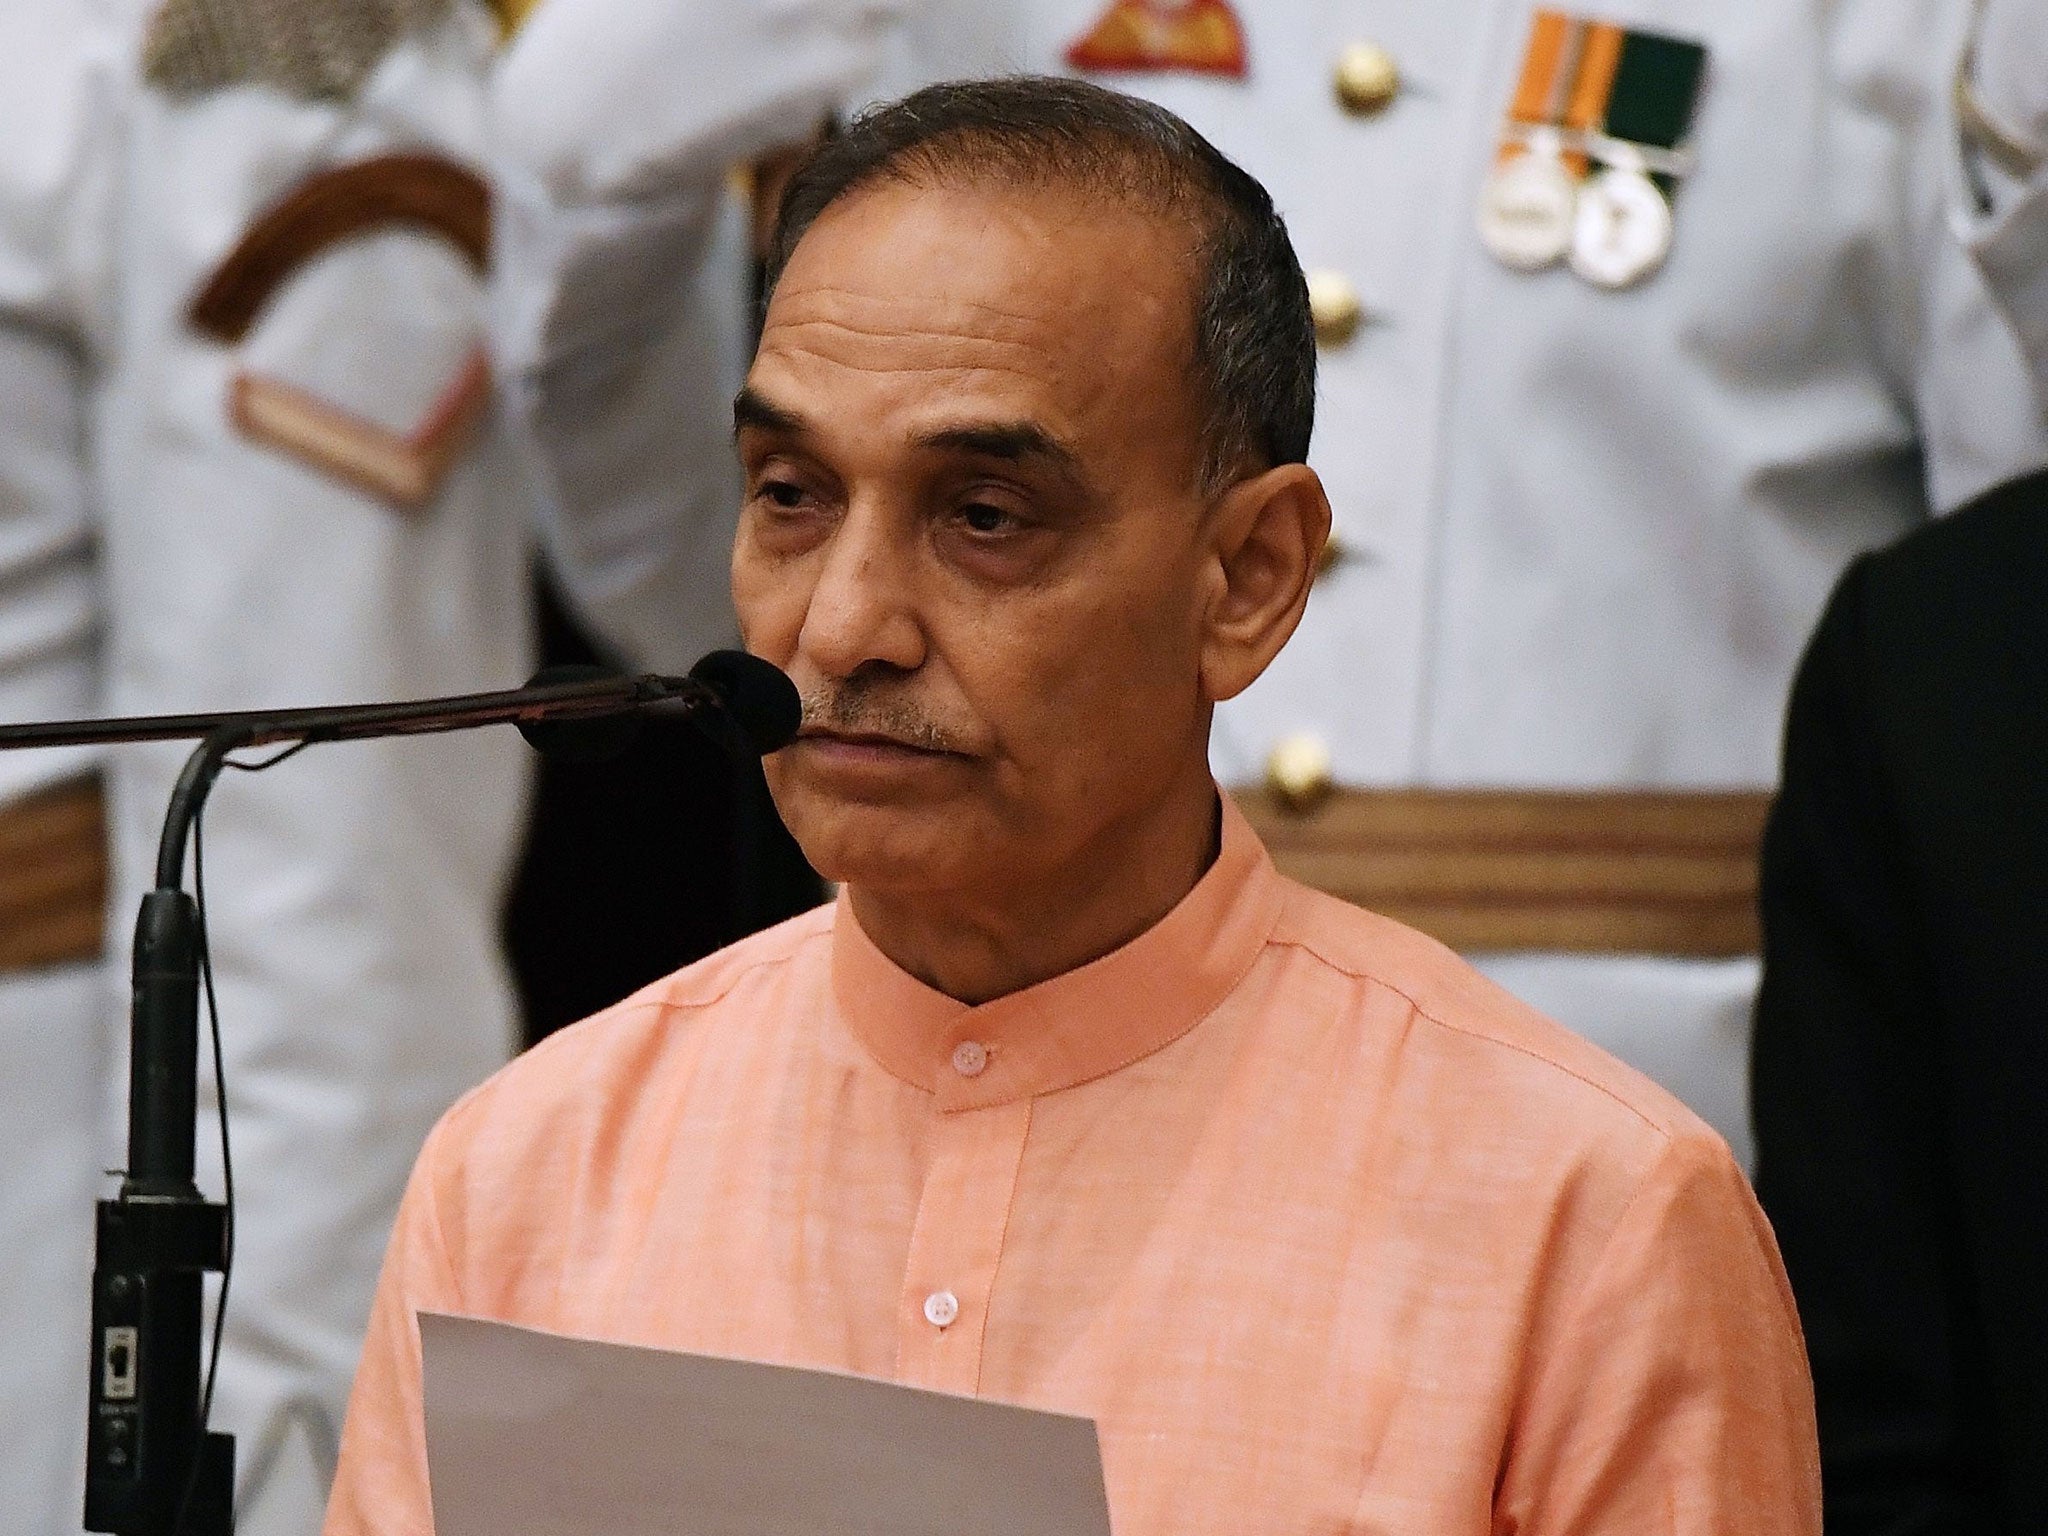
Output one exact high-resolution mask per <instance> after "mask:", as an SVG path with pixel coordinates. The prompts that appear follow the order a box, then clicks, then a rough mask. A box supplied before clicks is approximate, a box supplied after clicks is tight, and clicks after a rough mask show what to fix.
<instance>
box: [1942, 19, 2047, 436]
mask: <svg viewBox="0 0 2048 1536" xmlns="http://www.w3.org/2000/svg"><path fill="white" fill-rule="evenodd" d="M1974 53H1975V58H1974V61H1973V62H1974V68H1973V69H1972V71H1971V79H1972V84H1973V87H1974V90H1975V94H1976V98H1977V101H1978V103H1979V104H1980V105H1981V106H1982V108H1983V110H1984V112H1985V114H1986V116H1988V117H1989V118H1990V119H1991V120H1992V121H1993V122H1995V123H1997V124H1998V125H1999V126H2000V127H2001V128H2002V129H2003V130H2004V131H2005V132H2006V133H2007V134H2008V135H2010V136H2011V137H2012V138H2014V139H2017V140H2018V141H2019V142H2020V143H2021V144H2024V145H2030V146H2032V147H2033V148H2034V149H2036V150H2037V151H2040V152H2041V157H2040V159H2039V160H2038V161H2037V163H2036V164H2035V166H2034V167H2033V170H2032V172H2031V173H2030V174H2022V173H2020V172H2019V171H2018V170H2017V168H2015V169H2007V168H2004V167H2001V166H2000V165H1999V164H1998V163H1997V161H1996V160H1995V159H1993V158H1992V157H1989V156H1986V155H1984V154H1983V153H1982V152H1981V151H1979V150H1977V149H1974V148H1973V147H1972V146H1971V145H1970V144H1969V142H1968V139H1967V136H1966V135H1964V134H1962V133H1960V132H1959V133H1958V142H1959V143H1960V144H1961V147H1962V153H1963V155H1964V156H1965V158H1966V160H1968V161H1969V169H1970V170H1971V171H1972V172H1974V175H1971V176H1966V177H1965V178H1964V183H1965V185H1966V186H1970V185H1971V183H1974V186H1972V187H1971V190H1972V192H1973V193H1974V194H1975V195H1974V196H1971V197H1969V198H1967V199H1966V200H1965V204H1964V207H1963V208H1962V210H1961V222H1962V227H1963V233H1964V239H1965V241H1966V243H1967V244H1968V246H1969V249H1970V254H1971V255H1972V257H1973V258H1974V259H1975V260H1976V263H1977V266H1978V268H1979V270H1980V271H1981V272H1982V273H1983V275H1984V280H1985V283H1986V285H1987V286H1988V287H1989V288H1990V290H1991V293H1992V296H1993V298H1994V299H1995V300H1996V301H1997V303H1998V306H1999V308H2000V310H2001V311H2002V312H2003V314H2004V317H2005V319H2006V321H2007V322H2008V323H2009V324H2010V325H2011V327H2012V329H2013V332H2014V334H2015V335H2016V336H2017V337H2018V338H2019V343H2020V346H2021V348H2022V349H2023V350H2024V351H2025V353H2026V356H2027V361H2028V363H2029V365H2030V366H2031V367H2032V369H2033V372H2034V378H2035V381H2036V385H2037V392H2038V394H2039V396H2040V403H2041V407H2042V409H2043V410H2044V411H2048V10H2044V9H2043V8H2042V6H2041V5H2040V3H2039V0H1988V3H1987V4H1986V5H1985V7H1984V11H1983V17H1982V22H1981V25H1980V26H1979V28H1978V32H1977V40H1976V47H1975V50H1974Z"/></svg>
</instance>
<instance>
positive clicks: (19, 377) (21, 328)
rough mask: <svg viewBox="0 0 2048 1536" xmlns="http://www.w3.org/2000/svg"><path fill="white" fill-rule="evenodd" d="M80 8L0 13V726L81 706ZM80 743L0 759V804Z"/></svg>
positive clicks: (97, 237) (86, 10)
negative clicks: (2, 721)
mask: <svg viewBox="0 0 2048 1536" xmlns="http://www.w3.org/2000/svg"><path fill="white" fill-rule="evenodd" d="M100 12H101V8H100V7H99V6H98V5H97V4H95V3H94V0H77V3H75V4H65V5H54V6H42V5H11V6H0V592H4V593H5V602H4V603H0V716H5V717H7V718H12V719H33V718H36V717H38V716H42V717H51V716H56V717H62V716H66V715H84V714H91V713H93V712H95V711H96V710H97V708H98V699H97V696H96V693H95V691H94V688H93V672H92V666H91V652H92V647H93V642H94V636H95V634H96V632H97V627H98V599H97V593H96V590H95V587H94V583H93V579H92V561H91V550H90V545H91V530H90V519H89V505H88V503H89V495H88V490H89V485H88V478H87V473H86V463H85V422H84V414H85V413H84V397H85V382H84V381H85V365H86V359H87V357H88V356H89V355H90V353H91V352H92V351H93V350H94V348H95V344H96V342H97V340H98V335H99V331H100V329H101V327H102V326H103V323H104V317H105V315H106V313H107V312H108V310H109V308H110V304H111V286H112V285H111V280H110V276H109V271H108V263H109V259H110V256H111V246H112V233H111V232H112V217H111V214H112V204H111V189H112V185H113V178H114V160H115V154H116V148H117V143H118V119H119V109H120V92H119V86H120V81H121V73H120V66H121V62H122V60H121V54H120V46H119V45H120V40H121V34H120V30H119V28H118V27H117V26H116V25H115V24H114V21H113V19H112V18H110V17H107V16H103V15H101V13H100ZM92 756H93V754H91V753H90V752H88V751H87V749H83V748H67V749H59V750H56V751H49V750H45V751H41V752H20V753H7V754H0V757H4V759H5V760H4V761H0V799H6V798H9V797H11V796H12V795H14V794H16V793H22V792H26V791H27V790H29V789H31V788H33V787H35V786H36V785H37V784H40V783H47V782H51V781H54V780H56V779H60V778H64V777H67V776H69V775H71V774H73V773H76V772H78V771H79V770H80V769H82V768H83V767H85V766H86V764H87V763H88V762H90V761H91V760H92Z"/></svg>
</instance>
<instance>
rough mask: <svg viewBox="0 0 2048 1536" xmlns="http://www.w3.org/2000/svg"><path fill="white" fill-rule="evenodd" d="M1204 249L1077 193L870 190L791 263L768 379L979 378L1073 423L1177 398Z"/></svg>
mask: <svg viewBox="0 0 2048 1536" xmlns="http://www.w3.org/2000/svg"><path fill="white" fill-rule="evenodd" d="M1191 247H1192V241H1191V240H1190V238H1189V237H1188V236H1187V234H1186V233H1185V232H1183V231H1181V230H1180V229H1178V228H1177V227H1176V226H1175V225H1174V224H1173V223H1172V222H1170V221H1168V220H1167V219H1165V218H1162V217H1160V216H1159V215H1157V214H1153V213H1149V212H1145V211H1141V210H1138V209H1133V208H1128V207H1119V206H1117V205H1115V204H1114V203H1112V202H1110V201H1108V200H1107V199H1103V198H1091V197H1088V196H1086V195H1085V194H1082V193H1078V192H1075V191H1071V190H1068V189H1065V188H993V189H975V188H952V187H924V186H916V185H905V184H901V183H895V182H885V183H882V184H880V185H878V186H874V187H870V188H863V189H861V190H859V191H856V192H853V193H851V194H849V195H847V196H846V197H844V198H842V199H841V200H840V201H838V202H835V203H834V204H833V205H832V206H831V207H829V208H828V209H827V210H826V211H825V212H824V214H822V215H821V216H820V217H819V219H818V221H817V222H816V223H815V224H814V225H813V226H812V227H811V228H810V229H809V230H808V231H806V232H805V234H804V237H803V239H802V240H801V241H799V242H798V244H797V246H796V249H795V250H794V251H793V252H792V253H791V256H790V259H789V263H788V265H787V266H786V267H785V268H784V269H783V272H782V275H781V279H780V281H779V282H778V283H777V285H776V289H775V293H774V296H773V298H772V299H771V301H770V303H769V306H768V312H767V315H766V317H765V321H764V324H763V328H762V337H761V345H760V349H759V353H758V356H757V359H756V368H755V373H756V377H757V379H759V378H761V377H763V376H767V377H770V378H773V377H775V376H778V375H783V374H792V375H801V376H803V377H805V378H808V379H811V380H813V381H817V382H825V381H827V380H829V379H830V378H832V377H833V376H834V375H844V374H848V373H854V374H859V375H862V376H864V377H865V378H867V379H869V380H875V381H883V380H894V381H896V382H898V383H902V382H904V381H906V380H908V379H911V378H913V377H914V378H916V379H919V380H922V381H925V382H927V383H929V382H931V381H933V380H950V381H951V382H952V383H953V384H955V385H965V384H967V383H968V382H969V377H970V376H971V378H972V383H973V386H974V387H975V388H977V389H982V390H994V391H996V392H998V393H1003V394H1006V395H1013V396H1031V395H1037V396H1040V397H1042V403H1043V404H1045V405H1046V406H1047V407H1048V408H1052V409H1055V410H1058V411H1062V412H1070V413H1073V414H1075V415H1076V416H1081V415H1087V414H1090V413H1092V412H1096V411H1100V410H1105V409H1113V408H1115V405H1116V402H1117V401H1118V400H1125V401H1129V400H1131V399H1134V398H1137V397H1141V396H1145V395H1157V394H1159V393H1160V392H1161V391H1162V389H1165V390H1167V391H1168V392H1178V389H1179V387H1180V386H1181V385H1182V383H1183V381H1184V380H1185V379H1186V377H1187V374H1188V370H1189V363H1190V360H1191V358H1192V355H1193V335H1194V324H1193V292H1194V287H1193V284H1194V273H1193V260H1192V249H1191ZM842 382H844V380H842Z"/></svg>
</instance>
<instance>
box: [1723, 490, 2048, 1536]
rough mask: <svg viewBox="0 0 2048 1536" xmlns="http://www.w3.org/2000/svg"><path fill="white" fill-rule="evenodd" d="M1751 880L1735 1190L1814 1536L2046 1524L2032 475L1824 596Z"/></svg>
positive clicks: (2044, 1011) (2047, 1046) (2046, 900)
mask: <svg viewBox="0 0 2048 1536" xmlns="http://www.w3.org/2000/svg"><path fill="white" fill-rule="evenodd" d="M1762 889H1763V897H1762V899H1763V918H1764V979H1763V990H1762V993H1761V996H1760V998H1759V1001H1758V1005H1757V1035H1756V1050H1755V1065H1754V1085H1753V1086H1754V1103H1755V1114H1756V1131H1757V1146H1758V1179H1757V1189H1758V1193H1759V1194H1760V1195H1761V1197H1762V1199H1763V1204H1764V1208H1765V1209H1766V1210H1767V1211H1768V1212H1769V1213H1770V1216H1771V1220H1772V1221H1773V1223H1774V1224H1775V1225H1776V1227H1777V1231H1778V1240H1779V1242H1780V1243H1781V1244H1782V1246H1783V1249H1784V1254H1785V1263H1786V1268H1787V1270H1788V1271H1789V1273H1790V1275H1791V1277H1792V1286H1793V1290H1794V1291H1795V1293H1796V1294H1797V1297H1798V1302H1799V1311H1800V1315H1801V1317H1802V1318H1803V1320H1804V1322H1805V1325H1806V1331H1807V1342H1808V1348H1809V1350H1810V1352H1811V1354H1812V1359H1813V1369H1814V1381H1815V1387H1816V1390H1817V1393H1818V1398H1819V1409H1820V1432H1821V1456H1822V1464H1823V1477H1824V1484H1825V1488H1826V1499H1827V1525H1828V1530H1829V1532H1830V1533H1831V1536H1841V1533H1854V1532H1887V1533H1892V1532H1898V1533H1904V1532H1932V1531H1968V1532H1994V1531H1995V1532H2021V1531H2026V1532H2041V1531H2048V475H2035V476H2032V477H2029V478H2027V479H2025V480H2021V481H2017V482H2014V483H2012V484H2010V485H2007V486H2004V487H2002V488H2000V489H1999V490H1997V491H1994V492H1992V493H1991V494H1990V495H1988V496H1986V497H1984V498H1983V499H1982V500H1980V501H1979V502H1977V503H1975V504H1974V505H1973V506H1971V507H1970V508H1968V509H1966V510H1964V511H1962V512H1959V513H1957V514H1956V515H1955V516H1953V517H1952V518H1949V519H1947V520H1945V521H1943V522H1941V523H1938V524H1936V525H1934V526H1932V527H1929V528H1926V529H1923V530H1921V531H1919V532H1917V533H1915V534H1913V535H1912V536H1910V537H1908V538H1907V539H1905V540H1903V541H1901V542H1900V543H1898V544H1896V545H1894V546H1893V547H1891V548H1890V549H1888V550H1885V551H1883V552H1881V553H1878V554H1875V555H1871V556H1867V557H1865V558H1864V559H1862V560H1859V561H1858V562H1856V564H1855V565H1853V566H1852V567H1850V569H1849V571H1848V572H1847V573H1846V574H1845V575H1844V576H1843V578H1842V581H1841V583H1840V585H1839V586H1838V587H1837V588H1836V590H1835V593H1834V596H1833V598H1832V599H1831V601H1830V602H1829V604H1828V609H1827V612H1826V614H1825V616H1824V617H1823V618H1822V620H1821V623H1820V627H1819V629H1818V630H1817V631H1816V632H1815V634H1814V636H1813V639H1812V642H1811V644H1810V645H1809V647H1808V650H1807V653H1806V657H1805V660H1804V662H1803V663H1802V664H1801V667H1800V671H1799V676H1798V680H1797V682H1796V683H1795V685H1794V687H1793V692H1792V703H1791V711H1790V715H1789V717H1788V720H1787V724H1786V736H1785V777H1784V787H1783V790H1782V791H1781V793H1780V796H1779V799H1778V803H1777V805H1776V807H1775V809H1774V810H1773V812H1772V815H1771V819H1770V823H1769V826H1768V829H1767V831H1766V833H1765V837H1764V851H1763V888H1762Z"/></svg>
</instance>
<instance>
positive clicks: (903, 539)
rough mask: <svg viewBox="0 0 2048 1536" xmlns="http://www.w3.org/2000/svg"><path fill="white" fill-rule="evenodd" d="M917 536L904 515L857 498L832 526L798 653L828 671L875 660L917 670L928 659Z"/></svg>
mask: <svg viewBox="0 0 2048 1536" xmlns="http://www.w3.org/2000/svg"><path fill="white" fill-rule="evenodd" d="M916 558H917V540H916V537H915V533H914V530H912V529H911V528H909V527H908V525H907V520H905V519H902V518H900V517H897V516H893V515H892V514H891V513H890V511H889V509H888V508H887V507H885V506H879V505H871V504H870V505H864V504H862V503H860V502H858V501H856V503H855V504H854V505H853V506H852V507H850V508H849V509H848V511H847V514H846V516H845V517H844V518H842V519H841V520H840V523H839V526H838V527H837V528H836V529H834V530H833V533H832V537H831V541H830V543H829V544H828V545H827V546H826V549H825V564H824V569H823V570H822V571H820V573H819V576H818V583H817V585H816V587H814V588H813V589H812V592H811V601H810V606H809V608H808V609H807V610H806V612H805V614H804V625H803V630H802V632H801V633H800V634H799V635H798V637H797V653H798V655H800V656H802V657H803V658H805V659H806V660H808V661H809V662H810V663H811V665H812V666H813V667H815V668H817V670H818V671H819V672H820V673H822V674H823V675H824V676H826V677H851V676H852V675H853V674H854V673H855V672H857V671H858V670H860V669H861V668H862V667H864V666H869V665H874V664H879V665H881V666H886V667H889V668H892V669H894V670H897V671H902V672H910V671H915V670H916V669H917V668H918V667H919V666H921V665H923V663H924V659H925V635H924V628H923V625H922V624H921V623H920V622H919V619H918V615H917V609H916V603H915V592H916V579H915V578H916V569H915V562H916Z"/></svg>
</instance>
